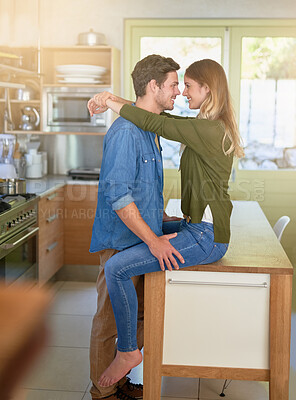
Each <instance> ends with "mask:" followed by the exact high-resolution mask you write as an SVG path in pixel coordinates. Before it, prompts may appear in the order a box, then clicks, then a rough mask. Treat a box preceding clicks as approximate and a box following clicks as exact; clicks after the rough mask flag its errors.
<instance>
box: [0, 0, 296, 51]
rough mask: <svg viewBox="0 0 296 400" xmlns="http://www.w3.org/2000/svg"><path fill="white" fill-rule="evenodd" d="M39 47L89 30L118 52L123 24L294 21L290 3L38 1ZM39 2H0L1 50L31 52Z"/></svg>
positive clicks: (295, 8) (68, 41)
mask: <svg viewBox="0 0 296 400" xmlns="http://www.w3.org/2000/svg"><path fill="white" fill-rule="evenodd" d="M39 1H40V10H41V13H40V14H41V43H42V45H43V46H51V45H75V44H76V42H77V36H78V33H80V32H85V31H88V30H89V29H90V28H93V29H94V30H95V31H97V32H102V33H104V34H105V35H106V37H107V43H108V44H110V45H112V46H115V47H117V48H119V49H121V50H122V49H123V27H124V19H125V18H296V1H295V0H281V1H279V0H261V1H258V0H211V1H209V0H149V1H147V0H39ZM37 39H38V0H0V45H11V46H31V45H32V46H36V45H37Z"/></svg>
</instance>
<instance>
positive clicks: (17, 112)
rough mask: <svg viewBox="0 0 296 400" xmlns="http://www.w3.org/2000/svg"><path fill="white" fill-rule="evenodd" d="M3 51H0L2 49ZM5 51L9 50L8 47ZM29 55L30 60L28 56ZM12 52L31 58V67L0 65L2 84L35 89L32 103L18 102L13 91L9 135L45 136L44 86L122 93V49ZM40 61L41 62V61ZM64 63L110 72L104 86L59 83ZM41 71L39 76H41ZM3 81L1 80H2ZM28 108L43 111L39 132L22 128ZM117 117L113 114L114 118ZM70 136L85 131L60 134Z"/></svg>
mask: <svg viewBox="0 0 296 400" xmlns="http://www.w3.org/2000/svg"><path fill="white" fill-rule="evenodd" d="M0 50H1V49H0ZM5 51H8V50H7V48H5ZM29 51H31V53H32V54H33V55H32V54H31V53H30V57H29V56H28V55H27V57H26V54H29ZM9 52H10V53H16V54H24V60H25V59H27V60H28V59H29V60H30V62H31V65H32V68H31V69H30V68H28V61H27V63H26V65H25V66H26V67H27V69H24V68H19V67H15V66H11V65H1V64H0V81H1V80H9V81H10V82H16V83H24V84H27V85H28V86H33V87H34V89H36V90H35V91H36V94H35V97H34V98H33V99H31V100H28V101H24V100H18V99H16V92H15V89H10V91H9V97H10V107H11V119H12V122H13V127H12V126H10V125H8V126H7V125H6V128H5V132H7V133H17V134H19V133H25V134H27V133H37V134H39V133H42V128H40V127H42V106H43V105H42V92H43V88H45V87H73V88H75V87H77V88H81V87H93V88H98V91H99V90H105V89H108V90H111V91H112V92H113V93H115V94H120V54H119V50H117V49H116V48H114V47H112V46H68V47H44V48H41V51H40V53H39V52H37V49H32V48H30V49H26V48H18V49H15V48H10V49H9ZM39 60H40V62H39ZM65 64H87V65H96V66H102V67H105V68H107V73H106V74H105V75H104V77H103V80H102V83H101V84H90V83H83V84H81V83H76V84H72V83H71V84H70V83H60V82H59V80H60V78H59V77H57V73H56V69H55V67H56V66H57V65H65ZM39 72H40V73H39ZM1 78H2V79H1ZM5 104H7V100H6V99H5V93H4V90H3V89H1V87H0V111H1V113H0V126H3V124H4V120H3V114H4V110H5ZM25 106H31V107H35V108H36V109H37V111H38V112H40V114H41V115H40V116H41V121H40V125H39V127H38V129H37V128H36V130H34V131H25V130H21V129H20V128H19V126H20V123H21V117H22V109H23V108H24V107H25ZM114 118H115V116H114V114H113V119H114ZM59 133H64V134H65V133H67V134H84V133H83V132H59ZM46 134H57V132H47V133H46ZM88 134H92V135H102V134H105V132H103V133H102V132H100V133H98V132H93V133H88Z"/></svg>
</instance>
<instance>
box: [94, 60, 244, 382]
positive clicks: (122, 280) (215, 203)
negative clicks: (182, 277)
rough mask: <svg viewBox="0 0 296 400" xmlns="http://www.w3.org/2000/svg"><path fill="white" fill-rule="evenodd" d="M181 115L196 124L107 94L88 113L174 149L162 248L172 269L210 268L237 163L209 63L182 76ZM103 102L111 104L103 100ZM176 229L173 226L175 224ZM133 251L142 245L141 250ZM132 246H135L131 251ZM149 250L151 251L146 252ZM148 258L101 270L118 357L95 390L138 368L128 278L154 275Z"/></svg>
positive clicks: (216, 70) (220, 85)
mask: <svg viewBox="0 0 296 400" xmlns="http://www.w3.org/2000/svg"><path fill="white" fill-rule="evenodd" d="M184 83H185V89H184V92H183V95H184V96H186V97H187V99H188V102H189V108H191V109H200V112H199V115H198V116H197V118H187V117H186V118H182V117H176V116H173V115H169V114H166V113H162V115H157V114H153V113H150V112H147V111H145V110H143V109H140V108H138V107H134V106H131V105H129V104H123V102H125V103H126V101H123V102H122V99H120V98H116V97H112V95H110V94H106V95H105V94H103V95H96V96H95V98H94V99H92V100H91V101H90V104H89V109H90V112H91V113H93V112H96V111H95V110H96V108H97V107H98V106H99V107H100V110H99V112H102V111H104V110H106V108H108V107H109V108H111V109H112V110H113V111H115V112H117V113H119V114H120V115H121V116H122V117H123V118H125V119H128V120H130V121H131V122H133V123H134V124H135V125H137V126H138V127H139V128H141V129H143V130H144V131H150V132H155V133H157V134H158V135H160V136H163V137H165V138H167V139H170V140H174V141H178V142H181V143H182V148H181V150H182V157H181V163H180V169H181V185H182V186H181V191H182V195H181V197H182V212H183V214H184V216H185V218H184V219H183V220H182V221H181V224H179V227H178V229H177V230H178V234H177V236H176V237H175V238H173V239H171V240H170V243H171V244H172V245H173V246H174V248H175V249H176V250H177V251H179V253H180V254H181V255H182V257H183V258H184V260H185V262H184V263H181V262H180V261H179V260H178V259H177V258H176V262H177V263H178V267H177V269H178V268H179V267H180V268H183V267H188V266H192V265H196V264H208V263H213V262H215V261H217V260H219V259H220V258H222V257H223V256H224V254H225V253H226V251H227V248H228V243H229V239H230V215H231V211H232V204H231V201H230V198H229V195H228V193H227V190H228V180H229V177H230V173H231V169H232V162H233V156H237V157H241V156H243V149H242V147H241V144H240V137H239V133H238V129H237V125H236V122H235V118H234V113H233V109H232V105H231V100H230V94H229V90H228V85H227V79H226V76H225V73H224V70H223V68H222V67H221V65H220V64H218V63H216V62H215V61H213V60H201V61H197V62H195V63H193V64H191V65H190V66H189V67H188V68H187V70H186V72H185V77H184ZM110 96H111V97H110ZM175 226H176V223H175ZM138 246H146V247H147V245H146V244H145V243H142V244H139V245H138ZM135 247H136V246H135ZM150 250H151V249H150ZM151 253H152V250H151V252H150V251H149V244H148V247H147V252H146V254H145V257H143V258H142V259H135V257H134V256H135V253H134V252H133V251H132V250H131V249H127V250H124V251H122V252H120V253H118V254H116V255H115V256H113V257H112V258H111V259H110V260H109V261H108V262H107V264H106V266H105V276H106V283H107V287H108V291H109V295H110V299H111V302H112V306H113V310H114V315H115V319H116V325H117V332H118V345H117V348H118V351H117V354H116V357H115V359H114V361H113V362H112V363H111V364H110V366H109V368H107V369H106V371H105V372H104V373H103V374H102V376H101V378H100V381H99V384H100V386H109V385H112V384H114V383H115V382H117V381H118V380H119V379H121V377H122V376H124V375H125V374H126V372H127V371H129V370H130V369H131V368H133V367H135V366H136V365H138V364H139V363H140V362H141V360H142V356H141V353H140V351H139V350H138V348H137V339H136V325H137V319H136V316H137V298H136V293H135V289H134V287H133V284H132V281H131V277H132V276H136V275H142V274H145V273H149V272H155V271H159V269H160V266H159V263H158V260H157V259H156V258H155V257H154V256H153V255H152V254H151Z"/></svg>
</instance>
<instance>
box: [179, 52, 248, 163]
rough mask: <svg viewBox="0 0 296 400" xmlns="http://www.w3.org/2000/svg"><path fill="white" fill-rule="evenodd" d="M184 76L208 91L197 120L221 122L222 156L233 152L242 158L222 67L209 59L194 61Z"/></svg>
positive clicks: (238, 135) (242, 154) (242, 153)
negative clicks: (228, 145) (226, 143)
mask: <svg viewBox="0 0 296 400" xmlns="http://www.w3.org/2000/svg"><path fill="white" fill-rule="evenodd" d="M185 76H187V77H188V78H190V79H193V80H194V81H196V82H198V83H199V84H200V85H201V86H204V85H206V86H208V88H209V89H210V92H209V94H208V96H207V98H206V99H205V100H204V102H203V103H202V105H201V107H200V112H199V114H198V117H197V118H203V119H209V120H219V121H222V122H223V125H224V128H225V135H224V137H223V141H222V149H223V152H224V154H226V155H230V154H231V153H232V152H233V153H234V155H235V156H236V157H243V156H244V150H243V148H242V144H241V137H240V134H239V130H238V127H237V123H236V121H235V116H234V110H233V106H232V102H231V97H230V93H229V89H228V84H227V78H226V75H225V72H224V69H223V68H222V66H221V65H220V64H218V63H217V62H216V61H214V60H209V59H205V60H200V61H196V62H194V63H193V64H191V65H190V66H189V67H188V68H187V69H186V71H185ZM226 138H229V140H230V143H231V145H230V147H229V148H228V149H227V150H226V149H225V140H226Z"/></svg>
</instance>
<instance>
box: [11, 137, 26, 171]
mask: <svg viewBox="0 0 296 400" xmlns="http://www.w3.org/2000/svg"><path fill="white" fill-rule="evenodd" d="M13 161H14V165H15V169H16V175H17V177H18V178H25V175H26V159H25V156H24V155H23V154H22V153H21V152H20V150H19V143H18V142H17V143H16V144H15V150H14V154H13Z"/></svg>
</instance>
